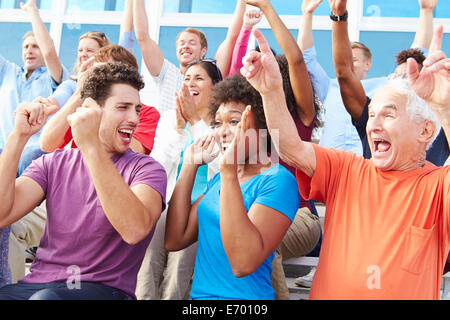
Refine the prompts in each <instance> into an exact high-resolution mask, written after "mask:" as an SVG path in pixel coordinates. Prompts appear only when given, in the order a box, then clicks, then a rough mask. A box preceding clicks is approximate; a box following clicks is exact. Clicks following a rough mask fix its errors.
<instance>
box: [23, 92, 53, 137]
mask: <svg viewBox="0 0 450 320" xmlns="http://www.w3.org/2000/svg"><path fill="white" fill-rule="evenodd" d="M58 110H59V107H58V106H57V105H54V104H52V103H51V102H50V101H49V100H47V99H44V98H40V97H39V98H36V99H35V100H34V101H33V102H24V103H21V104H20V105H19V107H18V108H17V109H16V111H15V112H14V117H15V123H14V130H15V131H16V132H18V133H19V134H20V135H22V136H26V137H31V136H32V135H33V134H35V133H37V132H39V131H40V130H41V128H42V127H43V126H44V124H45V122H46V121H47V118H48V117H49V116H51V115H52V114H54V113H56V111H58Z"/></svg>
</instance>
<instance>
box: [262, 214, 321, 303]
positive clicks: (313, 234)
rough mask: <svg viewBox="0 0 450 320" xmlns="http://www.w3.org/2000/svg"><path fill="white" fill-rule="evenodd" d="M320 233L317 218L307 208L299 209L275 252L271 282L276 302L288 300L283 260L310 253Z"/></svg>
mask: <svg viewBox="0 0 450 320" xmlns="http://www.w3.org/2000/svg"><path fill="white" fill-rule="evenodd" d="M320 232H321V226H320V220H319V218H318V217H317V216H315V215H313V214H312V213H311V211H310V210H309V209H308V208H301V209H299V210H298V211H297V214H296V215H295V218H294V221H293V222H292V224H291V226H290V227H289V229H288V231H287V232H286V235H285V236H284V238H283V241H281V243H280V245H279V246H278V248H277V249H276V250H275V257H274V259H273V262H272V269H273V270H272V276H271V280H272V286H273V288H274V290H275V299H276V300H289V289H288V287H287V284H286V277H285V275H284V270H283V260H286V259H290V258H298V257H302V256H304V255H306V254H308V253H309V252H311V251H312V250H313V249H314V247H315V246H316V244H317V242H318V241H319V238H320Z"/></svg>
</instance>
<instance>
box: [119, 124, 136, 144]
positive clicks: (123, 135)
mask: <svg viewBox="0 0 450 320" xmlns="http://www.w3.org/2000/svg"><path fill="white" fill-rule="evenodd" d="M118 132H119V136H120V139H121V140H122V142H123V144H130V142H131V138H132V137H133V132H134V130H133V129H125V128H124V129H119V130H118Z"/></svg>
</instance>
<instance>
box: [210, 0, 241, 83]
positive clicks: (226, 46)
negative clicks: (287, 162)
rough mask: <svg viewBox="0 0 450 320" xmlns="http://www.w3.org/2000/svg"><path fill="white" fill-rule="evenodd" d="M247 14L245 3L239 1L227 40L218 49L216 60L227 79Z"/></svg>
mask: <svg viewBox="0 0 450 320" xmlns="http://www.w3.org/2000/svg"><path fill="white" fill-rule="evenodd" d="M244 13H245V1H244V0H237V2H236V9H235V10H234V14H233V20H232V21H231V24H230V26H229V27H228V32H227V35H226V37H225V40H224V41H223V42H222V43H221V44H220V46H219V48H218V49H217V52H216V56H215V59H216V61H217V66H218V67H219V69H220V71H221V72H222V75H223V77H224V78H225V77H227V76H228V74H229V72H230V66H231V59H232V55H233V49H234V45H235V43H236V39H237V37H238V35H239V31H240V30H241V28H242V21H243V19H244Z"/></svg>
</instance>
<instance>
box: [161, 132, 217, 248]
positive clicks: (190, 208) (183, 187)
mask: <svg viewBox="0 0 450 320" xmlns="http://www.w3.org/2000/svg"><path fill="white" fill-rule="evenodd" d="M214 144H215V142H214V137H213V136H212V135H210V136H205V137H203V138H200V139H197V140H196V141H195V142H194V143H193V144H191V145H190V146H189V147H188V148H187V149H186V150H185V153H184V158H183V165H182V166H181V171H180V175H179V176H178V179H177V183H176V185H175V189H174V190H173V194H172V197H171V199H170V204H169V208H168V210H167V219H166V235H165V242H164V243H165V248H166V250H168V251H178V250H181V249H184V248H186V247H188V246H190V245H191V244H193V243H194V242H196V241H197V239H198V219H197V207H198V204H199V202H200V200H201V199H202V198H203V194H202V195H201V196H200V197H198V199H197V200H196V201H195V202H194V203H193V204H192V205H191V195H192V189H193V187H194V182H195V177H196V174H197V170H198V168H199V167H200V165H202V164H207V163H210V162H211V161H213V160H214V159H215V158H216V157H217V155H218V153H217V152H214V151H213V148H214Z"/></svg>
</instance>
